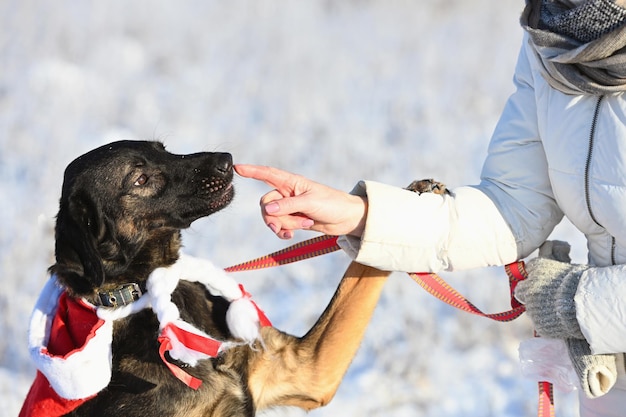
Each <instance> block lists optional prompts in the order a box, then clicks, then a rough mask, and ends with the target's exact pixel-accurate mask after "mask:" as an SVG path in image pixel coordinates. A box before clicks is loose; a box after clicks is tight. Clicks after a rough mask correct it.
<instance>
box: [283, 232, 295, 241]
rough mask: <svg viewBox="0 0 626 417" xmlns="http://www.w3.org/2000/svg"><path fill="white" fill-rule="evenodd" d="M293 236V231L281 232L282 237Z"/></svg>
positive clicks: (289, 237) (288, 237)
mask: <svg viewBox="0 0 626 417" xmlns="http://www.w3.org/2000/svg"><path fill="white" fill-rule="evenodd" d="M292 237H293V233H291V232H289V231H287V232H285V233H284V234H283V238H284V239H291V238H292Z"/></svg>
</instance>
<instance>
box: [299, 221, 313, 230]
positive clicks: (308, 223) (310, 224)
mask: <svg viewBox="0 0 626 417" xmlns="http://www.w3.org/2000/svg"><path fill="white" fill-rule="evenodd" d="M314 224H315V222H314V221H313V220H311V219H304V220H302V227H303V228H304V229H307V228H309V227H311V226H313V225H314Z"/></svg>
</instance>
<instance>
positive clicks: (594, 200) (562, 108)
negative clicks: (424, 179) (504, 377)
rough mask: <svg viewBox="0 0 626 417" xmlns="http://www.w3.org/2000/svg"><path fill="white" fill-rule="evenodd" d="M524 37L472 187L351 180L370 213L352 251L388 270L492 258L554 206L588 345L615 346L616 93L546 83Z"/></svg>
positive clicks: (544, 219)
mask: <svg viewBox="0 0 626 417" xmlns="http://www.w3.org/2000/svg"><path fill="white" fill-rule="evenodd" d="M538 65H540V63H539V62H538V61H537V59H536V57H535V55H534V54H533V52H532V50H531V47H530V46H529V45H528V42H527V39H525V40H524V43H523V46H522V49H521V52H520V56H519V60H518V63H517V67H516V71H515V77H514V82H515V86H516V88H517V89H516V91H515V93H514V94H513V95H512V96H511V97H510V98H509V100H508V102H507V104H506V107H505V109H504V111H503V113H502V116H501V119H500V121H499V123H498V125H497V127H496V129H495V132H494V135H493V137H492V140H491V144H490V146H489V154H488V157H487V159H486V161H485V164H484V167H483V172H482V175H481V183H480V185H478V186H467V187H459V188H456V189H455V190H453V196H443V197H442V196H439V195H435V194H422V195H418V194H416V193H412V192H408V191H405V190H402V189H399V188H396V187H391V186H388V185H383V184H380V183H376V182H370V181H364V182H360V183H359V184H358V185H357V187H356V188H355V190H354V191H353V192H354V193H357V194H361V195H367V198H368V201H369V212H368V216H367V222H366V227H365V231H364V233H363V236H362V238H361V239H354V238H350V237H343V238H342V239H341V245H342V247H343V248H344V249H345V250H346V252H348V254H350V255H351V256H352V257H353V258H355V259H356V260H357V261H359V262H362V263H365V264H369V265H372V266H376V267H379V268H382V269H391V270H399V271H413V272H417V271H422V272H426V271H435V272H436V271H440V270H455V269H457V270H458V269H465V268H473V267H483V266H488V265H503V264H506V263H510V262H513V261H515V260H517V259H522V258H524V257H526V256H528V255H529V254H530V253H531V252H532V251H534V250H535V249H536V248H537V247H538V246H539V245H541V244H542V243H543V242H544V241H545V239H546V238H547V237H548V235H549V234H550V233H551V232H552V230H553V229H554V227H555V226H556V225H557V224H558V223H559V222H560V220H561V219H562V217H563V215H565V216H567V218H568V219H569V220H570V221H571V222H572V224H574V225H575V226H576V227H577V228H578V229H579V230H580V231H581V232H582V233H584V234H585V236H586V238H587V241H588V250H589V263H590V264H591V265H594V266H597V267H600V268H591V269H589V270H588V271H587V272H586V273H584V274H583V276H582V277H581V281H580V284H579V287H578V290H577V294H576V309H577V318H578V321H579V324H580V326H581V329H582V331H583V333H584V335H585V337H586V338H587V340H588V341H589V343H590V345H591V348H592V351H593V352H594V353H615V352H626V100H625V99H624V98H623V96H622V94H615V95H611V96H603V97H594V96H584V95H579V96H573V95H565V94H563V93H561V92H559V91H556V90H555V89H553V88H551V87H550V86H549V85H548V83H547V82H546V81H545V80H544V78H543V77H542V76H541V74H540V72H539V69H538V68H539V67H538Z"/></svg>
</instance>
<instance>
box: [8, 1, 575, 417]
mask: <svg viewBox="0 0 626 417" xmlns="http://www.w3.org/2000/svg"><path fill="white" fill-rule="evenodd" d="M522 6H523V2H522V1H520V0H474V1H471V2H467V1H464V0H438V1H431V2H426V1H411V0H346V1H336V0H325V1H296V0H285V1H282V2H277V1H271V0H230V1H228V2H221V1H217V0H207V1H204V2H201V1H189V2H174V1H164V0H163V1H148V0H137V1H133V2H128V1H122V0H110V1H106V2H103V1H100V2H97V1H94V0H89V1H83V0H80V1H79V0H67V1H59V2H36V1H33V0H20V1H17V0H5V1H4V2H0V16H2V17H1V18H0V19H1V20H0V25H1V27H2V29H1V30H0V195H1V196H2V203H1V205H2V210H1V211H0V223H1V224H2V228H0V273H1V276H2V284H3V285H2V291H1V292H0V317H1V322H0V331H1V334H2V335H3V337H2V338H0V404H2V405H3V411H2V413H0V414H3V415H17V413H18V411H19V408H20V406H21V402H22V400H23V398H24V396H25V394H26V392H27V390H28V387H29V385H30V382H31V380H32V377H33V375H34V368H33V366H32V364H31V362H30V360H29V358H28V354H27V349H26V328H27V322H28V317H29V315H30V311H31V308H32V306H33V304H34V302H35V299H36V296H37V294H38V292H39V290H40V288H41V286H42V284H43V282H44V281H45V279H46V268H47V267H48V266H49V265H50V264H51V263H52V259H53V226H54V216H55V214H56V210H57V204H58V198H59V195H60V188H61V182H62V176H63V169H64V168H65V166H66V165H67V164H68V163H69V162H70V161H71V160H72V159H74V158H75V157H76V156H78V155H80V154H81V153H83V152H86V151H88V150H90V149H92V148H94V147H96V146H98V145H101V144H104V143H107V142H109V141H112V140H117V139H159V140H163V141H164V142H165V143H166V144H167V146H168V149H169V150H171V151H173V152H176V153H188V152H195V151H201V150H209V151H211V150H219V151H228V152H232V153H233V155H234V158H235V161H236V162H249V163H258V164H265V165H274V166H277V167H281V168H284V169H287V170H291V171H294V172H298V173H300V174H304V175H307V176H309V177H311V178H313V179H315V180H317V181H320V182H323V183H327V184H330V185H333V186H335V187H337V188H339V189H344V190H350V189H351V188H352V186H353V185H354V184H355V183H356V181H357V180H359V179H374V180H378V181H381V182H386V183H389V184H394V185H398V186H405V185H407V184H408V183H409V182H411V181H412V180H413V179H416V178H425V177H434V178H436V179H439V180H441V181H444V182H445V183H446V184H448V185H449V186H452V187H454V186H456V185H461V184H471V183H476V182H477V181H478V175H479V172H480V167H481V164H482V160H483V158H484V156H485V153H486V147H487V143H488V140H489V136H490V134H491V131H492V129H493V127H494V125H495V122H496V120H497V118H498V115H499V112H500V111H501V109H502V107H503V105H504V102H505V100H506V98H507V96H508V95H509V94H510V93H511V92H512V83H511V77H512V73H513V68H514V65H515V60H516V56H517V51H518V48H519V44H520V40H521V36H522V31H521V29H520V28H519V25H518V16H519V13H520V11H521V8H522ZM236 186H237V190H238V192H237V197H236V200H235V202H234V203H233V204H232V205H231V206H230V207H229V208H227V209H226V210H224V211H223V212H220V213H218V214H216V215H214V216H212V217H211V218H208V219H204V220H201V221H198V222H196V223H195V224H194V225H193V227H192V228H191V229H190V230H188V231H187V232H185V242H186V251H187V252H188V253H190V254H193V255H196V256H202V257H206V258H208V259H211V260H213V261H214V262H215V263H217V264H219V265H221V266H229V265H233V264H236V263H239V262H242V261H244V260H248V259H252V258H255V257H258V256H261V255H264V254H267V253H269V252H271V251H274V250H278V249H281V248H283V247H284V246H286V242H283V241H280V240H278V239H276V238H274V237H273V235H272V234H271V233H270V232H269V231H268V230H267V229H266V227H265V226H264V225H263V224H262V221H261V219H260V216H259V213H258V199H259V197H260V196H261V195H262V194H263V193H264V192H266V191H267V187H266V186H264V185H263V184H258V183H255V182H253V181H251V180H244V179H241V178H240V179H238V180H237V184H236ZM311 236H312V235H311V234H307V233H300V234H298V235H297V237H296V239H304V238H308V237H311ZM555 237H559V238H561V239H565V240H569V241H570V242H571V243H572V244H573V246H574V253H573V255H574V258H575V259H576V258H578V259H579V260H584V257H585V253H584V251H585V247H584V242H582V240H581V238H580V237H579V236H578V235H576V234H575V233H574V232H573V231H572V228H571V226H569V225H567V224H565V225H563V226H560V227H559V228H558V230H557V231H556V232H555ZM347 264H348V259H347V257H346V256H345V255H344V254H342V253H335V254H332V255H326V256H324V257H322V258H318V259H315V260H308V261H306V262H303V263H298V264H296V265H290V266H286V267H282V268H279V269H275V270H267V271H260V272H246V273H241V274H240V275H239V277H240V279H241V281H242V282H243V283H244V284H245V285H246V288H247V289H248V291H250V292H251V293H252V294H254V296H255V299H256V300H257V301H258V303H259V304H260V305H261V306H262V307H263V308H264V310H265V311H266V313H267V314H268V315H269V317H270V318H271V319H272V321H273V322H274V324H275V325H277V326H278V327H279V328H281V329H283V330H286V331H289V332H292V333H294V334H303V333H304V332H305V331H306V330H307V329H308V328H309V327H310V326H311V325H312V324H313V323H314V321H315V319H316V318H317V316H319V314H320V313H321V311H322V310H323V308H324V306H325V305H326V303H327V302H328V300H329V299H330V297H331V296H332V293H333V291H334V288H335V286H336V284H337V283H338V282H339V279H340V277H341V275H342V273H343V270H344V269H345V267H346V266H347ZM444 277H445V278H446V279H447V280H449V282H450V283H451V284H452V285H453V286H455V287H456V288H457V289H458V290H459V291H460V292H461V293H463V294H465V295H466V296H467V297H468V298H469V299H470V300H472V301H473V302H474V303H475V304H477V305H478V306H479V307H481V308H482V309H484V310H485V311H496V310H503V309H505V308H506V307H507V305H506V304H507V294H508V293H507V291H508V289H507V284H506V282H505V281H506V279H505V277H504V272H503V271H502V270H501V269H500V268H495V269H484V270H475V271H467V272H459V273H455V274H449V275H445V276H444ZM485 289H487V290H485ZM530 334H531V327H530V323H529V322H528V319H527V318H525V317H523V318H521V319H519V320H517V321H515V322H513V323H509V324H498V323H492V322H490V321H488V320H486V319H481V318H477V317H474V316H468V315H467V314H464V313H461V312H457V311H455V310H452V309H451V308H449V307H447V306H445V305H444V304H442V303H441V302H439V301H438V300H436V299H434V298H432V297H431V296H430V295H428V294H427V293H425V292H424V291H423V290H421V289H420V288H419V287H418V286H417V285H415V284H414V283H413V282H412V281H411V280H410V279H408V278H407V277H406V275H402V274H394V275H393V277H392V279H391V280H390V281H389V283H388V284H387V287H386V288H385V291H384V294H383V297H382V299H381V301H380V304H379V306H378V308H377V310H376V312H375V315H374V318H373V320H372V323H371V326H370V328H369V330H368V332H367V335H366V336H365V339H364V341H363V344H362V347H361V349H360V351H359V353H358V355H357V357H356V358H355V359H354V362H353V364H352V366H351V368H350V371H349V372H348V374H347V375H346V378H345V380H344V382H343V383H342V385H341V387H340V389H339V391H338V393H337V395H336V397H335V399H334V400H333V401H332V402H331V404H330V405H328V406H327V407H324V408H322V409H319V410H315V411H313V412H311V413H310V414H311V416H316V417H322V416H337V415H359V416H378V415H384V416H392V417H404V416H416V415H419V416H447V417H456V416H467V415H471V416H498V417H517V416H526V415H533V414H534V413H535V411H534V410H535V407H536V386H535V384H534V382H532V381H529V380H525V379H523V378H522V377H521V375H520V372H519V366H518V361H517V346H518V343H519V341H520V340H522V339H524V338H526V337H529V336H530ZM557 405H558V415H559V416H575V415H577V412H576V400H575V395H573V394H567V395H565V394H558V393H557ZM5 413H6V414H5ZM264 415H265V416H300V415H304V412H302V411H300V410H295V409H282V410H273V411H269V412H266V413H265V414H264Z"/></svg>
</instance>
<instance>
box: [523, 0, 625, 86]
mask: <svg viewBox="0 0 626 417" xmlns="http://www.w3.org/2000/svg"><path fill="white" fill-rule="evenodd" d="M520 22H521V25H522V27H523V28H524V30H526V32H528V34H529V36H530V42H531V45H532V46H533V49H534V51H535V53H536V55H537V57H538V59H539V61H540V62H541V64H542V68H541V71H542V75H543V77H544V78H545V79H546V80H547V81H548V83H549V84H550V86H552V87H553V88H555V89H557V90H559V91H561V92H563V93H565V94H592V95H604V94H612V93H619V92H622V91H626V52H625V51H622V48H624V47H626V24H625V23H626V9H624V8H622V7H619V6H617V5H616V4H615V3H614V2H613V1H612V0H588V1H586V2H584V3H583V4H581V5H579V6H576V7H573V8H570V7H568V6H566V5H565V4H564V3H563V2H561V1H559V0H526V7H525V9H524V11H523V12H522V17H521V19H520Z"/></svg>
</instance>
